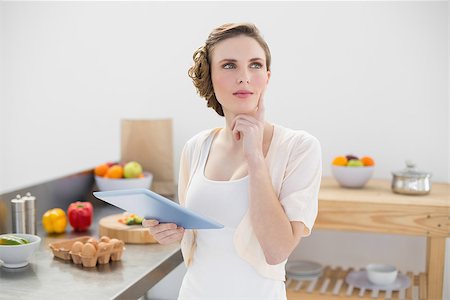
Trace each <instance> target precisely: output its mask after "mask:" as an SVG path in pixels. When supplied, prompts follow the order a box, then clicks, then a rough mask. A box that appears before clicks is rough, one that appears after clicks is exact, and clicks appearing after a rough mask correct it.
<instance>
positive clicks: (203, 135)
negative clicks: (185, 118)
mask: <svg viewBox="0 0 450 300" xmlns="http://www.w3.org/2000/svg"><path fill="white" fill-rule="evenodd" d="M216 130H218V128H210V129H205V130H202V131H200V132H198V133H196V134H195V135H194V136H192V137H191V138H190V139H189V140H188V141H187V142H186V144H185V145H184V149H185V150H186V151H187V152H189V153H193V152H194V151H195V150H196V149H199V148H200V146H201V145H203V143H204V142H205V141H206V140H207V139H208V137H210V136H211V135H212V134H213V133H214V132H215V131H216Z"/></svg>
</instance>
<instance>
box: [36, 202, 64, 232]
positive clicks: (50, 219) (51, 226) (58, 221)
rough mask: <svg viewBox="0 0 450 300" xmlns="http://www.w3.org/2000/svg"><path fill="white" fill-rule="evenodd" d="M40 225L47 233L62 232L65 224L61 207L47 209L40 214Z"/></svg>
mask: <svg viewBox="0 0 450 300" xmlns="http://www.w3.org/2000/svg"><path fill="white" fill-rule="evenodd" d="M42 225H43V226H44V229H45V231H47V232H48V233H63V232H64V231H66V226H67V217H66V213H65V212H64V210H62V209H61V208H53V209H50V210H47V211H46V212H45V214H44V215H43V216H42Z"/></svg>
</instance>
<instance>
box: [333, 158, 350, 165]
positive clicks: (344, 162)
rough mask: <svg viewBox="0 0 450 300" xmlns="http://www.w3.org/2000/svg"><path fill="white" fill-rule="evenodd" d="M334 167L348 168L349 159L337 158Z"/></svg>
mask: <svg viewBox="0 0 450 300" xmlns="http://www.w3.org/2000/svg"><path fill="white" fill-rule="evenodd" d="M332 164H333V165H335V166H346V165H347V158H346V157H345V156H337V157H336V158H335V159H334V160H333V162H332Z"/></svg>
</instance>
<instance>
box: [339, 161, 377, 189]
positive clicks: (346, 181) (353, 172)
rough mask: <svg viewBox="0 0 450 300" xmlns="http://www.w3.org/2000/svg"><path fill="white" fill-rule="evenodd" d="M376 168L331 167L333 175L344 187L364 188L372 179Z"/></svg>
mask: <svg viewBox="0 0 450 300" xmlns="http://www.w3.org/2000/svg"><path fill="white" fill-rule="evenodd" d="M374 170H375V167H344V166H335V165H331V173H332V174H333V176H334V178H335V179H336V181H337V182H338V183H339V184H340V185H341V186H343V187H348V188H362V187H363V186H364V185H365V184H366V183H367V181H369V179H370V178H371V177H372V175H373V171H374Z"/></svg>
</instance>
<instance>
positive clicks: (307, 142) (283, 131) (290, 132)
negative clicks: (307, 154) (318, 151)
mask: <svg viewBox="0 0 450 300" xmlns="http://www.w3.org/2000/svg"><path fill="white" fill-rule="evenodd" d="M274 128H275V131H276V133H277V136H278V142H277V144H278V145H280V146H281V147H284V148H288V149H289V150H292V149H293V148H297V149H298V148H301V149H303V150H305V149H308V148H311V147H319V148H320V142H319V139H318V138H317V137H315V136H314V135H312V134H311V133H309V132H308V131H306V130H301V129H292V128H287V127H284V126H282V125H278V124H274Z"/></svg>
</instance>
